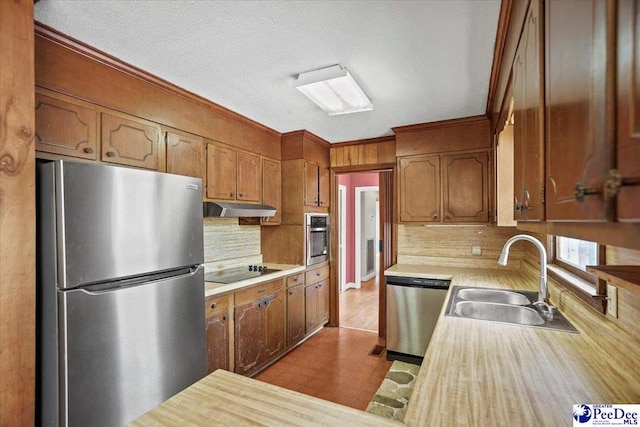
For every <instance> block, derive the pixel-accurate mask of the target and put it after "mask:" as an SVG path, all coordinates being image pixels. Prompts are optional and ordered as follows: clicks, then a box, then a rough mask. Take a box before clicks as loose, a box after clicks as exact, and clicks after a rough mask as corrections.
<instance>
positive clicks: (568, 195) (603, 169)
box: [516, 0, 637, 221]
mask: <svg viewBox="0 0 640 427" xmlns="http://www.w3.org/2000/svg"><path fill="white" fill-rule="evenodd" d="M614 3H615V2H613V1H612V0H607V1H601V0H572V1H568V0H548V1H546V2H545V33H546V51H545V58H546V60H545V71H546V73H545V90H546V102H547V105H546V116H545V121H546V131H547V141H546V148H547V150H546V162H547V180H546V213H547V220H549V221H563V220H567V221H571V220H591V221H604V220H607V219H612V218H613V209H612V207H613V203H612V200H611V199H606V198H605V196H604V194H603V188H604V184H605V181H606V179H607V173H608V172H609V171H610V170H611V169H612V168H613V153H614V141H613V137H614V132H613V129H614V127H613V126H614V122H613V121H614V117H613V108H607V106H608V105H611V104H612V103H613V95H614V92H613V90H614V71H615V70H614V66H615V61H614V56H613V55H614V53H615V46H614V44H613V43H614V41H615V37H614V34H613V33H612V29H613V28H615V27H614V24H615V16H613V15H614V14H613V11H614V9H615V8H614V7H613V5H614ZM621 3H622V4H625V3H626V2H621ZM636 3H637V2H636ZM634 19H637V17H634ZM636 54H637V53H636ZM636 102H637V98H636ZM516 125H517V123H516ZM636 145H637V144H636Z"/></svg>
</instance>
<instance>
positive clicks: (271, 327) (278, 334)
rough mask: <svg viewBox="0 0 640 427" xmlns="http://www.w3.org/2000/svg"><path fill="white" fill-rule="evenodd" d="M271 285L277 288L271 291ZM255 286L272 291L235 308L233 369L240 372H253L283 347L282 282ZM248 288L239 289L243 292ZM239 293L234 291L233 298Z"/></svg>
mask: <svg viewBox="0 0 640 427" xmlns="http://www.w3.org/2000/svg"><path fill="white" fill-rule="evenodd" d="M274 287H279V289H278V290H276V291H274V290H273V288H274ZM255 288H256V289H257V291H256V292H259V290H260V289H268V290H271V292H265V293H264V294H263V295H264V296H262V295H261V296H260V297H258V298H255V299H253V300H251V301H248V302H244V303H242V304H240V305H237V306H236V307H235V315H234V316H235V321H234V332H235V336H234V337H235V371H236V373H238V374H242V375H252V374H253V373H255V372H256V371H258V370H259V369H261V368H262V367H263V366H264V365H266V364H268V363H269V362H271V361H273V360H275V359H276V358H277V357H279V356H280V354H282V353H283V352H284V350H285V304H286V303H285V297H284V295H285V294H284V289H283V288H284V282H283V280H282V279H280V280H276V281H272V282H269V283H267V284H261V285H259V286H257V287H255ZM252 289H253V288H252ZM252 289H251V290H252ZM251 290H247V291H241V292H242V295H247V292H251ZM241 292H238V293H236V300H237V299H238V294H240V293H241Z"/></svg>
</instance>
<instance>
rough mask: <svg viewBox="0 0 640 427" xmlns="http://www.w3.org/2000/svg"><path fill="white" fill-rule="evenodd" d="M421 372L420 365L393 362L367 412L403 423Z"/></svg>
mask: <svg viewBox="0 0 640 427" xmlns="http://www.w3.org/2000/svg"><path fill="white" fill-rule="evenodd" d="M419 370H420V366H419V365H413V364H411V363H406V362H401V361H399V360H396V361H395V362H393V364H392V365H391V368H390V369H389V372H387V375H386V376H385V377H384V381H382V385H381V386H380V388H379V389H378V391H377V392H376V394H375V395H374V396H373V399H372V400H371V403H369V406H367V409H366V411H367V412H370V413H372V414H375V415H379V416H381V417H385V418H391V419H394V420H399V421H402V417H403V416H404V412H405V410H406V409H407V403H408V402H409V397H411V392H412V391H413V386H414V384H415V381H416V377H417V376H418V371H419Z"/></svg>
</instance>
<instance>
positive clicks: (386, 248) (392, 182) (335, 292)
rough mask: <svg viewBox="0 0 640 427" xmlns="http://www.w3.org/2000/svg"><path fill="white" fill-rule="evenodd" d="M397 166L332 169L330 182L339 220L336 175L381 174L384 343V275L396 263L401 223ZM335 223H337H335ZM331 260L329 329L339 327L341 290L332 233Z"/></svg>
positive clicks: (382, 325) (381, 330)
mask: <svg viewBox="0 0 640 427" xmlns="http://www.w3.org/2000/svg"><path fill="white" fill-rule="evenodd" d="M396 167H397V164H396V163H380V164H375V165H359V166H341V167H332V168H331V169H330V171H329V179H330V183H331V184H330V188H331V192H330V199H331V202H330V205H329V212H330V215H331V217H332V218H334V219H336V218H338V180H337V178H336V175H338V174H339V175H342V174H348V173H355V172H378V173H379V174H380V175H379V177H380V179H379V184H378V186H379V187H380V189H379V191H380V193H379V199H380V202H379V205H380V239H381V241H382V251H381V252H379V254H378V256H379V263H378V274H379V280H380V287H379V289H380V291H379V293H380V295H379V303H378V312H379V314H378V336H379V337H380V338H381V339H384V337H385V335H386V320H387V319H386V301H387V295H386V288H385V283H386V278H385V275H384V271H385V270H386V269H387V268H389V267H391V266H392V265H393V264H395V263H396V261H397V251H398V244H397V233H398V230H397V228H398V223H397V218H396V213H395V212H396V210H397V204H398V200H397V196H396V192H395V188H396V187H397V176H396ZM334 223H335V221H334ZM330 241H331V252H330V253H331V257H330V260H329V265H330V270H329V277H330V281H329V283H330V291H331V292H330V302H329V307H330V313H329V325H330V326H334V327H339V326H340V289H339V286H338V274H337V270H336V267H338V266H336V262H339V258H338V257H337V255H334V254H337V253H338V238H337V233H331V237H330Z"/></svg>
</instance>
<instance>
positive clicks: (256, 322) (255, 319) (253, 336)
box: [235, 302, 264, 375]
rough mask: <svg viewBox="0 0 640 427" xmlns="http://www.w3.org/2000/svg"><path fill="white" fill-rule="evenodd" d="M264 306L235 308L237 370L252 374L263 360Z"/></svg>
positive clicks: (254, 305)
mask: <svg viewBox="0 0 640 427" xmlns="http://www.w3.org/2000/svg"><path fill="white" fill-rule="evenodd" d="M262 312H263V310H262V306H258V303H257V302H256V303H253V302H250V303H247V304H243V305H240V306H237V307H236V308H235V370H236V373H238V374H243V375H248V374H251V372H252V370H253V368H255V367H257V366H258V365H259V364H260V363H261V362H262V360H263V354H264V351H263V349H264V343H263V336H262V335H263V334H262V319H261V317H262Z"/></svg>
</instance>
